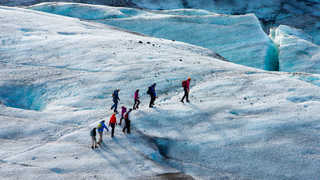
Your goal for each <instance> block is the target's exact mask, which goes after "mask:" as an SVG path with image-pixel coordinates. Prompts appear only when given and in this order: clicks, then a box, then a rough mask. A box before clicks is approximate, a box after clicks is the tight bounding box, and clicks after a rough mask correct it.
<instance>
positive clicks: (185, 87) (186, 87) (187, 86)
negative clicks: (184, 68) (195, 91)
mask: <svg viewBox="0 0 320 180" xmlns="http://www.w3.org/2000/svg"><path fill="white" fill-rule="evenodd" d="M190 81H191V78H190V77H188V79H187V80H184V81H182V87H183V90H184V95H183V97H182V99H181V102H182V103H184V102H183V100H184V98H186V100H187V102H190V101H189V92H190Z"/></svg>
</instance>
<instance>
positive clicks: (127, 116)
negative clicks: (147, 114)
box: [124, 112, 129, 120]
mask: <svg viewBox="0 0 320 180" xmlns="http://www.w3.org/2000/svg"><path fill="white" fill-rule="evenodd" d="M124 119H127V120H128V119H129V113H128V112H127V113H126V114H125V115H124Z"/></svg>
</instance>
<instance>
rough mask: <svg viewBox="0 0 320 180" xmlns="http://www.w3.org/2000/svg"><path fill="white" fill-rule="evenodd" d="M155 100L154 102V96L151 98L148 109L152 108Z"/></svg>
mask: <svg viewBox="0 0 320 180" xmlns="http://www.w3.org/2000/svg"><path fill="white" fill-rule="evenodd" d="M155 100H156V97H155V96H151V99H150V104H149V107H153V105H154V101H155Z"/></svg>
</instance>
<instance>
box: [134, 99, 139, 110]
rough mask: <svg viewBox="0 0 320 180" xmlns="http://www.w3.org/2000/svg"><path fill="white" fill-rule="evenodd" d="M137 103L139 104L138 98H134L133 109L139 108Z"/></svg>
mask: <svg viewBox="0 0 320 180" xmlns="http://www.w3.org/2000/svg"><path fill="white" fill-rule="evenodd" d="M139 104H140V101H139V99H135V100H134V105H133V109H139Z"/></svg>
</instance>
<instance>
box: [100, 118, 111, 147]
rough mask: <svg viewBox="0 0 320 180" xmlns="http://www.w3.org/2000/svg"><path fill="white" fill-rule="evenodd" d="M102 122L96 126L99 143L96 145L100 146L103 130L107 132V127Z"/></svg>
mask: <svg viewBox="0 0 320 180" xmlns="http://www.w3.org/2000/svg"><path fill="white" fill-rule="evenodd" d="M104 122H105V121H104V120H103V121H101V122H100V123H99V124H98V133H99V141H98V144H99V145H100V144H101V143H102V142H103V141H102V135H103V130H104V129H106V130H107V131H109V129H108V127H107V126H106V125H105V124H104Z"/></svg>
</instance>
